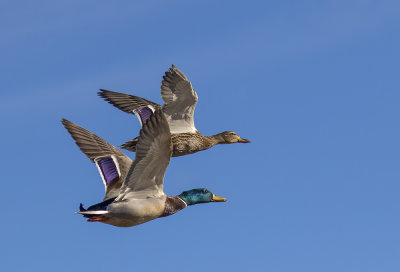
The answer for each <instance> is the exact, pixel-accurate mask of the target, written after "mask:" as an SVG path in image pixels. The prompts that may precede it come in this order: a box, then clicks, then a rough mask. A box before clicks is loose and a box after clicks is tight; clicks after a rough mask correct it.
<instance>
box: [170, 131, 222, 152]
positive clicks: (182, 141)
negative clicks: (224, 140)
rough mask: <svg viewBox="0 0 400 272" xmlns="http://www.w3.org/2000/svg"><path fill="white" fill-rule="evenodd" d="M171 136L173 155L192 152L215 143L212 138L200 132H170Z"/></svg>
mask: <svg viewBox="0 0 400 272" xmlns="http://www.w3.org/2000/svg"><path fill="white" fill-rule="evenodd" d="M171 136H172V137H171V140H172V145H173V147H174V149H173V153H172V156H173V157H178V156H183V155H188V154H193V153H196V152H198V151H201V150H205V149H208V148H210V147H212V146H214V145H215V143H214V142H213V141H212V140H210V139H209V138H208V137H205V136H203V135H201V134H200V133H179V134H172V135H171Z"/></svg>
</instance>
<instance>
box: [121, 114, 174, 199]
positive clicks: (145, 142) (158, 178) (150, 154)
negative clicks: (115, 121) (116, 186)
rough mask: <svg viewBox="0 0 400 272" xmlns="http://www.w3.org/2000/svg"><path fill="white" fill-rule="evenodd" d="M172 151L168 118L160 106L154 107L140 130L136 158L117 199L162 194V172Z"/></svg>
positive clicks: (163, 173) (163, 172)
mask: <svg viewBox="0 0 400 272" xmlns="http://www.w3.org/2000/svg"><path fill="white" fill-rule="evenodd" d="M171 155H172V141H171V133H170V131H169V126H168V122H167V120H166V118H165V116H164V114H163V113H162V112H161V110H157V111H156V112H155V113H154V114H153V115H152V116H151V117H150V120H149V121H148V122H147V123H146V124H144V125H143V128H142V129H141V131H140V136H139V140H138V143H137V145H136V158H135V161H134V162H133V164H132V165H131V167H130V168H129V170H128V173H127V175H126V178H125V180H124V183H123V184H122V187H121V191H120V195H119V196H118V197H117V199H116V201H121V200H124V199H125V198H148V197H158V196H161V195H164V190H163V183H164V175H165V171H166V170H167V167H168V164H169V161H170V159H171Z"/></svg>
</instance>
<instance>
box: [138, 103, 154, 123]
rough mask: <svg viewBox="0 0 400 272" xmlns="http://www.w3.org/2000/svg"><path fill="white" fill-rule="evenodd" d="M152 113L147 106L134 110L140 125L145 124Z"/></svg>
mask: <svg viewBox="0 0 400 272" xmlns="http://www.w3.org/2000/svg"><path fill="white" fill-rule="evenodd" d="M152 114H153V110H152V109H151V108H149V107H144V108H140V109H138V110H137V111H136V115H137V116H138V117H139V118H140V121H141V123H142V125H144V124H146V122H147V121H148V120H149V119H150V116H151V115H152Z"/></svg>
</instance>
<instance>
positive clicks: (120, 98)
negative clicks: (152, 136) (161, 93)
mask: <svg viewBox="0 0 400 272" xmlns="http://www.w3.org/2000/svg"><path fill="white" fill-rule="evenodd" d="M97 94H98V95H99V96H100V97H102V98H104V100H106V101H107V102H108V103H110V104H111V105H113V106H114V107H116V108H118V109H120V110H122V111H124V112H126V113H134V114H135V115H136V116H137V118H138V119H139V122H140V123H141V125H142V126H143V124H144V123H146V122H147V120H148V119H149V118H150V115H151V114H153V112H154V111H155V110H156V109H159V108H161V106H160V105H159V104H157V103H154V102H151V101H149V100H147V99H144V98H141V97H138V96H134V95H129V94H124V93H118V92H112V91H107V90H102V89H100V92H98V93H97Z"/></svg>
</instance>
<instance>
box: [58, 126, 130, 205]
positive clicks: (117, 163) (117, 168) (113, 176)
mask: <svg viewBox="0 0 400 272" xmlns="http://www.w3.org/2000/svg"><path fill="white" fill-rule="evenodd" d="M61 122H62V124H63V125H64V127H65V128H66V129H67V130H68V132H69V134H70V135H71V136H72V138H73V139H74V140H75V143H76V144H77V145H78V147H79V149H80V150H81V151H82V152H83V153H84V154H85V155H86V156H87V157H88V158H89V159H90V160H91V161H92V162H94V163H95V164H96V166H97V167H98V170H99V173H100V176H101V177H102V179H103V183H104V187H105V190H106V195H105V198H104V200H107V199H110V198H112V197H116V196H117V195H118V193H119V191H120V188H121V185H122V182H123V180H124V178H125V176H126V173H127V172H128V169H129V166H130V165H131V164H132V160H131V159H130V158H129V157H128V156H126V155H125V154H124V153H122V152H121V151H120V150H118V149H117V148H115V147H114V146H113V145H111V144H109V143H108V142H106V141H105V140H103V139H102V138H100V137H98V136H97V135H95V134H93V133H92V132H90V131H88V130H86V129H84V128H83V127H80V126H78V125H76V124H74V123H72V122H70V121H68V120H67V119H62V121H61ZM105 160H107V166H104V165H102V164H103V163H104V162H105ZM113 164H114V166H113ZM106 171H107V172H108V173H106ZM115 172H116V173H115Z"/></svg>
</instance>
